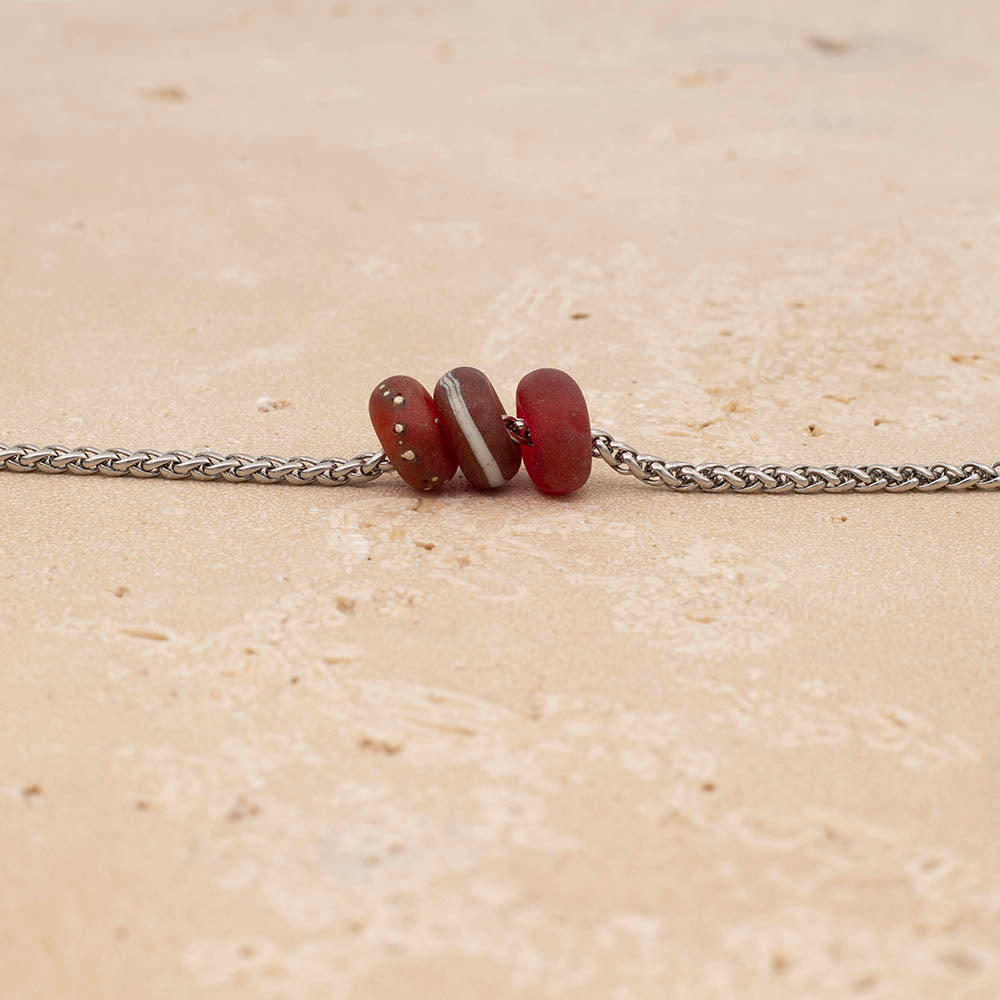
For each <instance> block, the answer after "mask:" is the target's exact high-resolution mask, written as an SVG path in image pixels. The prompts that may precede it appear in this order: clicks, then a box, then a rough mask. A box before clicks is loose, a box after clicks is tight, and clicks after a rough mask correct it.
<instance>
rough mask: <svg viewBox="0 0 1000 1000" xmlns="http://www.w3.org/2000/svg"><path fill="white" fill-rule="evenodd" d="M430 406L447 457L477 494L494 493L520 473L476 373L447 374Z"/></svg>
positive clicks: (499, 407) (485, 381)
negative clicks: (435, 413) (438, 422)
mask: <svg viewBox="0 0 1000 1000" xmlns="http://www.w3.org/2000/svg"><path fill="white" fill-rule="evenodd" d="M434 405H435V406H436V407H437V411H438V414H439V416H440V418H441V429H442V431H443V432H444V438H445V441H446V443H447V445H448V448H449V449H450V451H451V453H452V454H453V455H454V456H455V457H456V458H457V459H458V464H459V466H460V467H461V469H462V474H463V475H464V476H465V478H466V479H467V480H468V481H469V482H470V483H471V484H472V485H473V486H475V487H476V489H480V490H490V489H496V488H497V487H498V486H503V484H504V483H505V482H507V480H509V479H512V478H513V477H514V476H515V475H516V474H517V470H518V469H519V468H521V449H520V448H519V447H518V445H517V443H516V442H515V441H513V440H512V439H511V437H510V435H509V434H508V433H507V427H506V425H505V424H504V421H503V415H504V412H505V410H504V407H503V404H502V403H501V402H500V397H499V396H498V395H497V393H496V390H495V389H494V388H493V384H492V383H491V382H490V380H489V378H488V377H487V376H486V375H485V374H484V373H483V372H481V371H479V369H478V368H464V367H463V368H452V369H451V371H449V372H447V373H445V374H444V375H442V376H441V378H440V379H439V380H438V383H437V385H436V386H435V388H434Z"/></svg>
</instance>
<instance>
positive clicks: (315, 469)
mask: <svg viewBox="0 0 1000 1000" xmlns="http://www.w3.org/2000/svg"><path fill="white" fill-rule="evenodd" d="M4 470H6V471H7V472H47V473H58V472H70V473H73V474H75V475H78V476H93V475H101V476H134V477H135V478H136V479H152V478H154V477H156V476H159V477H160V478H162V479H197V480H200V481H203V482H212V481H216V482H220V481H221V482H226V483H289V484H291V485H293V486H307V485H310V484H314V485H319V486H345V485H347V484H348V483H363V482H371V481H372V480H374V479H378V477H379V476H381V475H382V474H383V473H385V472H392V471H393V469H392V465H391V463H390V462H389V460H388V459H387V458H386V455H385V452H384V451H382V450H381V449H380V450H379V451H373V452H367V451H366V452H362V453H361V454H360V455H355V456H354V457H353V458H324V459H319V460H317V459H315V458H306V457H296V458H276V457H275V456H274V455H262V456H260V457H259V458H254V457H253V456H251V455H219V454H216V453H215V452H204V451H203V452H198V453H197V454H192V453H191V452H187V451H154V450H153V449H151V448H141V449H139V450H138V451H128V450H126V449H124V448H107V449H103V450H101V449H98V448H86V447H84V448H66V447H63V446H62V445H49V446H48V447H46V448H36V447H35V446H34V445H31V444H18V445H13V446H8V445H5V444H0V471H4Z"/></svg>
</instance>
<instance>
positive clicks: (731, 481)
mask: <svg viewBox="0 0 1000 1000" xmlns="http://www.w3.org/2000/svg"><path fill="white" fill-rule="evenodd" d="M508 427H509V430H510V433H511V436H512V437H515V439H516V440H519V441H522V442H524V441H526V440H530V437H529V435H528V433H527V429H526V428H525V427H524V424H523V422H521V421H517V420H515V418H509V420H508ZM591 434H592V437H593V452H594V457H595V458H601V459H603V460H604V461H605V462H606V463H607V464H608V465H610V466H611V468H612V469H614V470H615V472H619V473H621V474H622V475H624V476H634V477H635V478H636V479H638V480H639V481H640V482H642V483H646V484H648V485H650V486H659V487H661V488H663V489H667V490H672V491H674V492H677V493H690V492H693V491H700V492H702V493H880V492H883V491H884V492H886V493H906V492H909V491H910V490H916V491H918V492H922V493H930V492H933V491H935V490H998V489H1000V462H994V463H993V464H992V465H987V464H985V463H983V462H964V463H962V464H961V465H952V464H950V463H945V462H937V463H935V464H932V465H909V464H906V465H743V464H740V465H719V464H717V463H715V462H707V463H704V464H701V465H694V464H691V463H689V462H667V461H665V460H664V459H662V458H657V457H656V456H655V455H644V454H642V453H641V452H638V451H636V449H635V448H633V447H631V446H630V445H627V444H624V443H623V442H621V441H616V440H615V438H614V437H613V436H612V435H611V434H609V433H608V432H607V431H603V430H599V429H596V428H595V429H593V430H592V431H591ZM4 471H6V472H43V473H50V474H51V473H60V472H69V473H73V474H75V475H78V476H93V475H101V476H133V477H134V478H137V479H153V478H156V477H159V478H161V479H197V480H199V481H204V482H210V481H221V482H226V483H289V484H291V485H293V486H306V485H310V484H311V485H319V486H345V485H347V484H348V483H364V482H371V481H372V480H375V479H378V478H379V476H381V475H383V474H384V473H386V472H392V471H393V468H392V464H391V463H390V462H389V460H388V459H387V458H386V455H385V452H384V451H382V450H381V449H380V450H379V451H366V452H362V453H361V454H359V455H355V456H354V457H353V458H324V459H315V458H307V457H302V456H300V457H296V458H276V457H275V456H273V455H262V456H260V457H259V458H254V457H253V456H251V455H220V454H217V453H215V452H198V453H196V454H195V453H192V452H187V451H154V450H153V449H151V448H141V449H139V450H138V451H129V450H128V449H125V448H105V449H99V448H86V447H84V448H66V447H64V446H62V445H49V446H47V447H45V448H37V447H35V445H31V444H19V445H13V446H8V445H5V444H0V472H4Z"/></svg>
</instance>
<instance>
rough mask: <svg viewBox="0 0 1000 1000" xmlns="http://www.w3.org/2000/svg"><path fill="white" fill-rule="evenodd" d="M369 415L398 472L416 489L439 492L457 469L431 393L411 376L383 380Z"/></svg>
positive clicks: (372, 400)
mask: <svg viewBox="0 0 1000 1000" xmlns="http://www.w3.org/2000/svg"><path fill="white" fill-rule="evenodd" d="M368 416H369V418H370V419H371V422H372V427H374V428H375V434H376V436H377V437H378V440H379V443H380V444H381V445H382V447H383V448H384V449H385V453H386V455H388V456H389V460H390V461H391V462H392V464H393V465H394V466H395V467H396V472H398V473H399V475H400V477H401V478H402V479H403V481H404V482H406V483H407V484H408V485H409V486H412V487H413V488H414V489H415V490H423V491H425V492H426V491H429V490H437V489H440V488H441V487H442V486H444V484H445V483H447V482H448V480H449V479H451V477H452V476H453V475H455V470H456V469H457V468H458V464H457V462H456V461H455V457H454V456H453V455H452V453H451V451H450V450H449V449H448V445H447V444H446V443H445V439H444V435H443V434H442V432H441V422H440V420H439V418H438V412H437V408H436V407H435V406H434V400H433V399H431V396H430V393H429V392H428V391H427V390H426V389H425V388H424V387H423V386H422V385H421V384H420V383H419V382H418V381H417V380H416V379H415V378H411V377H410V376H409V375H393V376H391V377H390V378H387V379H383V380H382V381H381V382H379V384H378V385H377V386H375V388H374V389H373V390H372V394H371V396H370V397H369V399H368Z"/></svg>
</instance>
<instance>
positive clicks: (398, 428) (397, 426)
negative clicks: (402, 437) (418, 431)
mask: <svg viewBox="0 0 1000 1000" xmlns="http://www.w3.org/2000/svg"><path fill="white" fill-rule="evenodd" d="M392 429H393V430H394V431H395V432H396V433H397V434H402V433H403V431H405V430H406V428H405V427H404V426H403V425H402V424H393V425H392Z"/></svg>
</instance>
